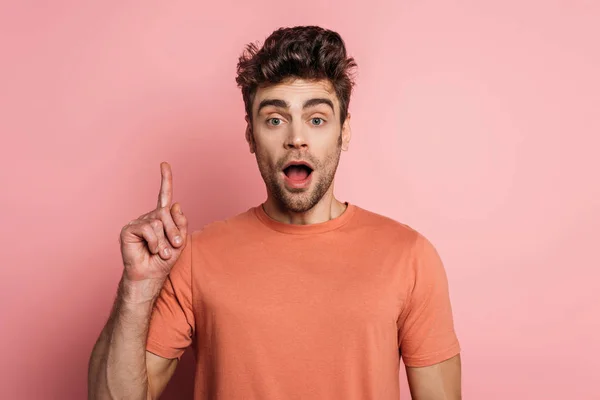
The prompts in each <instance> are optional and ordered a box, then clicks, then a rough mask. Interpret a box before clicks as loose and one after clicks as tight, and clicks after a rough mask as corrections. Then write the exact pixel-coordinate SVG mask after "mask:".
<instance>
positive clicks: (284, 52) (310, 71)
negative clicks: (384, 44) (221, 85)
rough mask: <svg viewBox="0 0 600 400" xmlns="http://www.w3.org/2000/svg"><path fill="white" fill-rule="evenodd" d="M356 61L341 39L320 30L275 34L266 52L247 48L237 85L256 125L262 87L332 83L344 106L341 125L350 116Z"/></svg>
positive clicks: (251, 46) (309, 28)
mask: <svg viewBox="0 0 600 400" xmlns="http://www.w3.org/2000/svg"><path fill="white" fill-rule="evenodd" d="M355 68H356V62H355V61H354V58H352V57H348V56H347V54H346V46H345V44H344V41H343V40H342V38H341V36H340V35H339V34H338V33H337V32H334V31H331V30H328V29H324V28H321V27H318V26H296V27H292V28H279V29H277V30H276V31H274V32H273V33H272V34H271V35H270V36H269V37H268V38H267V39H266V40H265V43H264V44H263V46H262V48H260V49H259V47H258V46H257V45H256V44H255V43H250V44H248V45H247V46H246V50H245V51H244V53H243V54H242V55H241V56H240V58H239V62H238V65H237V77H236V82H237V84H238V87H240V88H241V89H242V96H243V98H244V104H245V107H246V115H247V116H248V118H249V120H250V121H252V101H253V100H254V96H255V95H256V90H257V89H258V88H259V87H263V86H268V85H272V84H277V83H279V82H281V81H283V80H285V79H288V78H301V79H307V80H320V79H328V80H329V81H330V82H331V84H332V85H333V87H334V89H335V93H336V95H337V98H338V100H339V102H340V121H341V122H342V123H343V122H344V121H345V119H346V115H347V114H348V106H349V104H350V94H351V92H352V88H353V86H354V76H353V72H354V69H355Z"/></svg>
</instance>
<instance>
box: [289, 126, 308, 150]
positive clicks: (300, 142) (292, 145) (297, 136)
mask: <svg viewBox="0 0 600 400" xmlns="http://www.w3.org/2000/svg"><path fill="white" fill-rule="evenodd" d="M307 147H308V140H307V138H306V132H303V130H302V128H301V127H298V126H292V127H291V129H290V132H289V135H288V136H287V138H286V141H285V148H286V149H303V148H307Z"/></svg>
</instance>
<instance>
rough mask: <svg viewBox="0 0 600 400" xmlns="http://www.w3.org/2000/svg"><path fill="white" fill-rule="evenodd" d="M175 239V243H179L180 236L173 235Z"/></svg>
mask: <svg viewBox="0 0 600 400" xmlns="http://www.w3.org/2000/svg"><path fill="white" fill-rule="evenodd" d="M173 240H174V241H175V244H181V236H175V239H173Z"/></svg>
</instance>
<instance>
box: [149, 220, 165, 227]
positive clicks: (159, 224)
mask: <svg viewBox="0 0 600 400" xmlns="http://www.w3.org/2000/svg"><path fill="white" fill-rule="evenodd" d="M150 226H151V227H152V228H153V229H159V228H162V221H161V220H160V219H152V220H151V221H150Z"/></svg>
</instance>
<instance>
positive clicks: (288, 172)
mask: <svg viewBox="0 0 600 400" xmlns="http://www.w3.org/2000/svg"><path fill="white" fill-rule="evenodd" d="M312 172H313V169H312V168H311V166H310V165H308V164H306V163H304V162H298V163H294V162H292V163H289V164H288V165H287V166H286V167H285V168H284V169H283V173H284V174H285V176H287V177H288V179H290V180H291V181H294V182H302V181H305V180H306V179H307V178H308V177H309V176H310V174H311V173H312Z"/></svg>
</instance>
